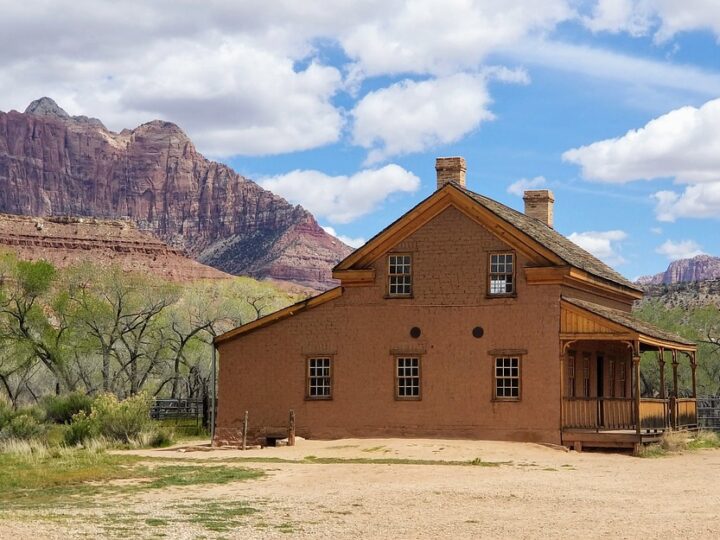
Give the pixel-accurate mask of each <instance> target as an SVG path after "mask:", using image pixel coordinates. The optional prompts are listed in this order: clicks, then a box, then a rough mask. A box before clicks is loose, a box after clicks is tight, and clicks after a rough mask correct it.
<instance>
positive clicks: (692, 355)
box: [688, 351, 697, 398]
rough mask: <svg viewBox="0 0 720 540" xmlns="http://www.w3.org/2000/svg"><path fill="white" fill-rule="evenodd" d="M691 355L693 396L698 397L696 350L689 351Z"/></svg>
mask: <svg viewBox="0 0 720 540" xmlns="http://www.w3.org/2000/svg"><path fill="white" fill-rule="evenodd" d="M688 356H689V357H690V369H692V397H694V398H697V379H696V378H695V370H696V369H697V359H696V358H695V351H692V352H691V353H688Z"/></svg>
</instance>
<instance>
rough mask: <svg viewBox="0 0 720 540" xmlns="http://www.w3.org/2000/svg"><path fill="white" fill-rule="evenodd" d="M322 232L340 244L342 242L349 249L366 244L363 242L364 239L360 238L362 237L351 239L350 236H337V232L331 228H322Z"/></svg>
mask: <svg viewBox="0 0 720 540" xmlns="http://www.w3.org/2000/svg"><path fill="white" fill-rule="evenodd" d="M323 230H324V231H325V232H326V233H328V234H331V235H333V236H334V237H335V238H337V239H338V240H340V241H341V242H344V243H345V244H347V245H348V246H350V247H354V248H359V247H360V246H362V245H363V244H365V242H367V240H365V238H362V237H360V238H352V237H351V236H346V235H344V234H338V233H337V231H335V229H334V228H333V227H329V226H328V227H326V226H323Z"/></svg>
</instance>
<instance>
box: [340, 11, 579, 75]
mask: <svg viewBox="0 0 720 540" xmlns="http://www.w3.org/2000/svg"><path fill="white" fill-rule="evenodd" d="M378 13H379V16H377V17H376V18H374V19H372V20H367V21H365V22H364V23H361V24H358V25H356V26H355V27H354V28H352V29H351V30H350V31H349V32H347V33H346V34H345V35H344V36H341V38H340V40H341V43H342V45H343V47H344V49H345V51H346V52H347V54H348V55H349V56H350V57H351V58H353V59H354V60H355V61H356V62H357V64H358V65H359V68H360V69H361V71H362V72H363V73H365V74H366V75H368V76H373V75H386V74H403V73H423V74H433V75H437V76H446V75H449V74H452V73H455V72H457V71H464V70H469V69H474V68H476V67H477V66H478V64H479V63H480V62H481V61H482V60H483V59H484V58H485V57H486V56H487V55H488V54H489V53H490V52H492V51H494V50H496V49H497V48H498V47H501V46H503V45H507V44H510V43H514V42H516V41H518V40H521V39H523V38H525V37H526V36H528V35H532V34H539V33H542V32H545V31H549V30H552V29H553V28H554V27H555V25H556V24H558V23H559V22H561V21H564V20H567V19H569V18H570V17H572V16H573V15H574V12H573V10H572V9H571V8H570V6H569V2H567V1H566V0H545V1H543V5H542V9H533V6H529V5H528V3H527V1H526V0H475V1H471V0H445V1H443V2H438V1H437V0H412V1H407V2H393V1H390V2H388V3H387V5H386V6H384V7H383V9H382V10H380V11H379V12H378Z"/></svg>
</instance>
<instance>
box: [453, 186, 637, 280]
mask: <svg viewBox="0 0 720 540" xmlns="http://www.w3.org/2000/svg"><path fill="white" fill-rule="evenodd" d="M454 187H455V188H456V189H459V190H460V191H462V192H463V193H465V194H466V195H467V196H468V197H470V198H472V199H473V200H474V201H475V202H477V203H478V204H481V205H483V206H484V207H485V208H487V209H488V210H490V211H491V212H493V213H494V214H495V215H496V216H498V217H499V218H501V219H503V220H505V221H507V222H508V223H510V224H512V225H514V226H515V227H517V228H518V229H519V230H521V231H522V232H524V233H525V234H527V235H528V236H530V237H531V238H532V239H533V240H535V241H537V242H539V243H540V244H542V245H543V246H545V247H546V248H548V249H549V250H550V251H552V252H553V253H555V254H556V255H557V256H558V257H560V258H561V259H562V260H563V261H565V262H566V263H568V264H569V265H570V266H574V267H576V268H579V269H580V270H585V271H586V272H588V273H589V274H592V275H594V276H597V277H599V278H603V279H606V280H608V281H612V282H613V283H616V284H618V285H622V286H623V287H628V288H629V289H633V290H636V291H641V292H642V289H641V288H640V287H638V286H637V285H635V284H634V283H632V282H631V281H629V280H628V279H626V278H625V277H623V276H622V275H620V274H619V273H618V272H616V271H615V270H613V269H612V268H610V267H609V266H608V265H607V264H605V263H604V262H602V261H601V260H600V259H598V258H596V257H595V256H593V255H591V254H590V253H588V252H587V251H585V250H584V249H583V248H581V247H580V246H578V245H577V244H575V243H573V242H572V241H570V240H568V239H567V238H566V237H565V236H563V235H562V234H560V233H559V232H557V231H556V230H555V229H553V228H552V227H548V226H547V225H546V224H545V223H543V222H542V221H540V220H539V219H535V218H533V217H530V216H527V215H525V214H523V213H522V212H518V211H517V210H514V209H512V208H510V207H509V206H505V205H504V204H501V203H499V202H497V201H494V200H492V199H489V198H487V197H484V196H483V195H479V194H477V193H475V192H473V191H470V190H469V189H465V188H461V187H459V186H454Z"/></svg>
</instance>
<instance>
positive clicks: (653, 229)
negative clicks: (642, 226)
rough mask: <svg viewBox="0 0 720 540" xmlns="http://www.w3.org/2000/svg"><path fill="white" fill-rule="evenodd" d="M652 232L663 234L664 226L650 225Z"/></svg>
mask: <svg viewBox="0 0 720 540" xmlns="http://www.w3.org/2000/svg"><path fill="white" fill-rule="evenodd" d="M650 232H651V233H653V234H662V232H663V230H662V227H650Z"/></svg>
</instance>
